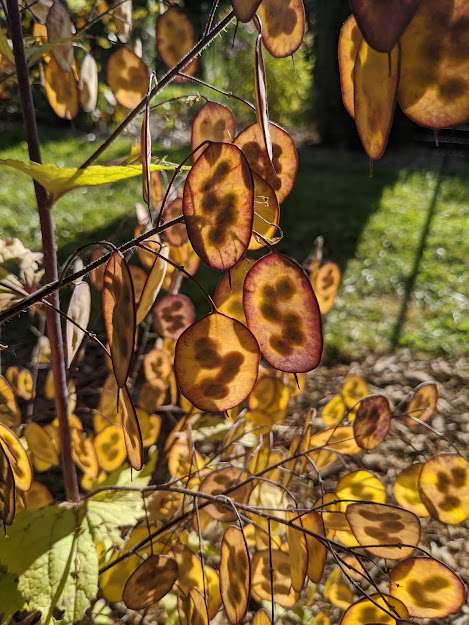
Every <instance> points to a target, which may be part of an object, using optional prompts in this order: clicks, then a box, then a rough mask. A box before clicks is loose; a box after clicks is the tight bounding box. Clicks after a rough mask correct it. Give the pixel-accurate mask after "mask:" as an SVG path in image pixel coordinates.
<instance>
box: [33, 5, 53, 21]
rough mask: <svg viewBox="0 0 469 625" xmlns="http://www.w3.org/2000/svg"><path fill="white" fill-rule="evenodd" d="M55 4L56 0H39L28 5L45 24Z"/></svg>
mask: <svg viewBox="0 0 469 625" xmlns="http://www.w3.org/2000/svg"><path fill="white" fill-rule="evenodd" d="M53 4H54V0H38V1H37V2H34V3H32V4H31V6H30V7H28V10H29V11H31V13H32V15H34V17H35V18H36V19H37V20H38V22H39V24H45V23H46V19H47V14H48V13H49V10H50V8H51V6H52V5H53Z"/></svg>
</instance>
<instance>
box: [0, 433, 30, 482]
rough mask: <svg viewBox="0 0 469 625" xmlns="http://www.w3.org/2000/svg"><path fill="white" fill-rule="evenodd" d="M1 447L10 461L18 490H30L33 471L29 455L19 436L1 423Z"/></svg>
mask: <svg viewBox="0 0 469 625" xmlns="http://www.w3.org/2000/svg"><path fill="white" fill-rule="evenodd" d="M0 445H1V446H2V448H3V451H4V452H5V453H6V455H7V456H8V460H9V461H10V466H11V470H12V471H13V476H14V478H15V485H16V488H18V489H19V490H22V491H26V490H29V489H30V487H31V483H32V480H33V469H32V467H31V463H30V461H29V457H28V454H27V453H26V450H25V449H24V447H23V445H22V443H21V441H20V439H19V438H18V436H17V435H16V434H15V433H14V432H13V431H12V430H10V428H9V427H7V426H6V425H3V424H1V423H0Z"/></svg>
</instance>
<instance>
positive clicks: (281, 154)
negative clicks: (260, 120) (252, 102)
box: [235, 122, 298, 203]
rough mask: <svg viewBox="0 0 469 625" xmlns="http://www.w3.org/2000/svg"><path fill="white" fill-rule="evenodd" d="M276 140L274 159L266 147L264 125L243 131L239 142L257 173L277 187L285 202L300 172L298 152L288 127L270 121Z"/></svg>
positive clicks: (273, 186) (272, 137)
mask: <svg viewBox="0 0 469 625" xmlns="http://www.w3.org/2000/svg"><path fill="white" fill-rule="evenodd" d="M269 128H270V136H271V139H272V162H271V161H270V159H269V156H268V154H267V152H266V150H265V147H264V139H263V132H262V128H261V127H260V126H259V124H252V126H248V127H247V128H245V129H244V130H242V131H241V132H240V133H239V135H238V136H237V137H236V139H235V144H236V145H237V146H238V147H240V148H241V150H242V151H243V153H244V155H245V156H246V158H247V160H248V163H249V167H250V168H251V170H252V171H253V173H256V174H258V175H259V176H260V177H261V178H262V179H263V180H265V181H266V182H267V183H268V184H270V186H271V187H272V188H273V189H274V191H275V193H276V194H277V199H278V201H279V202H280V203H281V202H283V200H284V199H285V198H286V197H287V195H288V194H289V193H290V191H291V190H292V188H293V185H294V183H295V178H296V174H297V172H298V153H297V151H296V147H295V143H294V141H293V139H292V138H291V136H290V135H289V134H288V133H287V131H286V130H284V129H283V128H281V127H280V126H277V124H274V123H272V122H269Z"/></svg>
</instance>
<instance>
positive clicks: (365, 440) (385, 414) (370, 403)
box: [353, 395, 391, 449]
mask: <svg viewBox="0 0 469 625" xmlns="http://www.w3.org/2000/svg"><path fill="white" fill-rule="evenodd" d="M390 427H391V406H390V405H389V401H388V400H387V398H386V397H384V395H370V396H368V397H365V398H364V399H362V400H361V401H360V403H359V405H358V409H357V416H356V417H355V420H354V422H353V435H354V437H355V440H356V441H357V445H358V446H359V447H361V448H362V449H374V448H375V447H377V446H378V445H379V444H380V443H382V442H383V441H384V439H385V438H386V436H387V435H388V432H389V428H390Z"/></svg>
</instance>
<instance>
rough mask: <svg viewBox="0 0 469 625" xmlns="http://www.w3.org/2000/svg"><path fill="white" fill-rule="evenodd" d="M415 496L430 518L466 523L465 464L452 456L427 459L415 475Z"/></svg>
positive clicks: (468, 467) (468, 484)
mask: <svg viewBox="0 0 469 625" xmlns="http://www.w3.org/2000/svg"><path fill="white" fill-rule="evenodd" d="M419 492H420V496H421V498H422V501H423V503H424V504H425V507H426V508H427V509H428V511H429V512H430V514H431V516H432V517H433V518H436V519H438V520H439V521H441V523H447V524H448V525H458V524H459V523H464V521H467V519H469V496H468V492H469V462H468V461H467V460H466V459H465V458H463V457H462V456H458V455H456V454H440V455H438V456H435V457H434V458H430V460H428V461H427V462H426V463H425V464H424V465H423V467H422V470H421V472H420V475H419Z"/></svg>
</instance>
